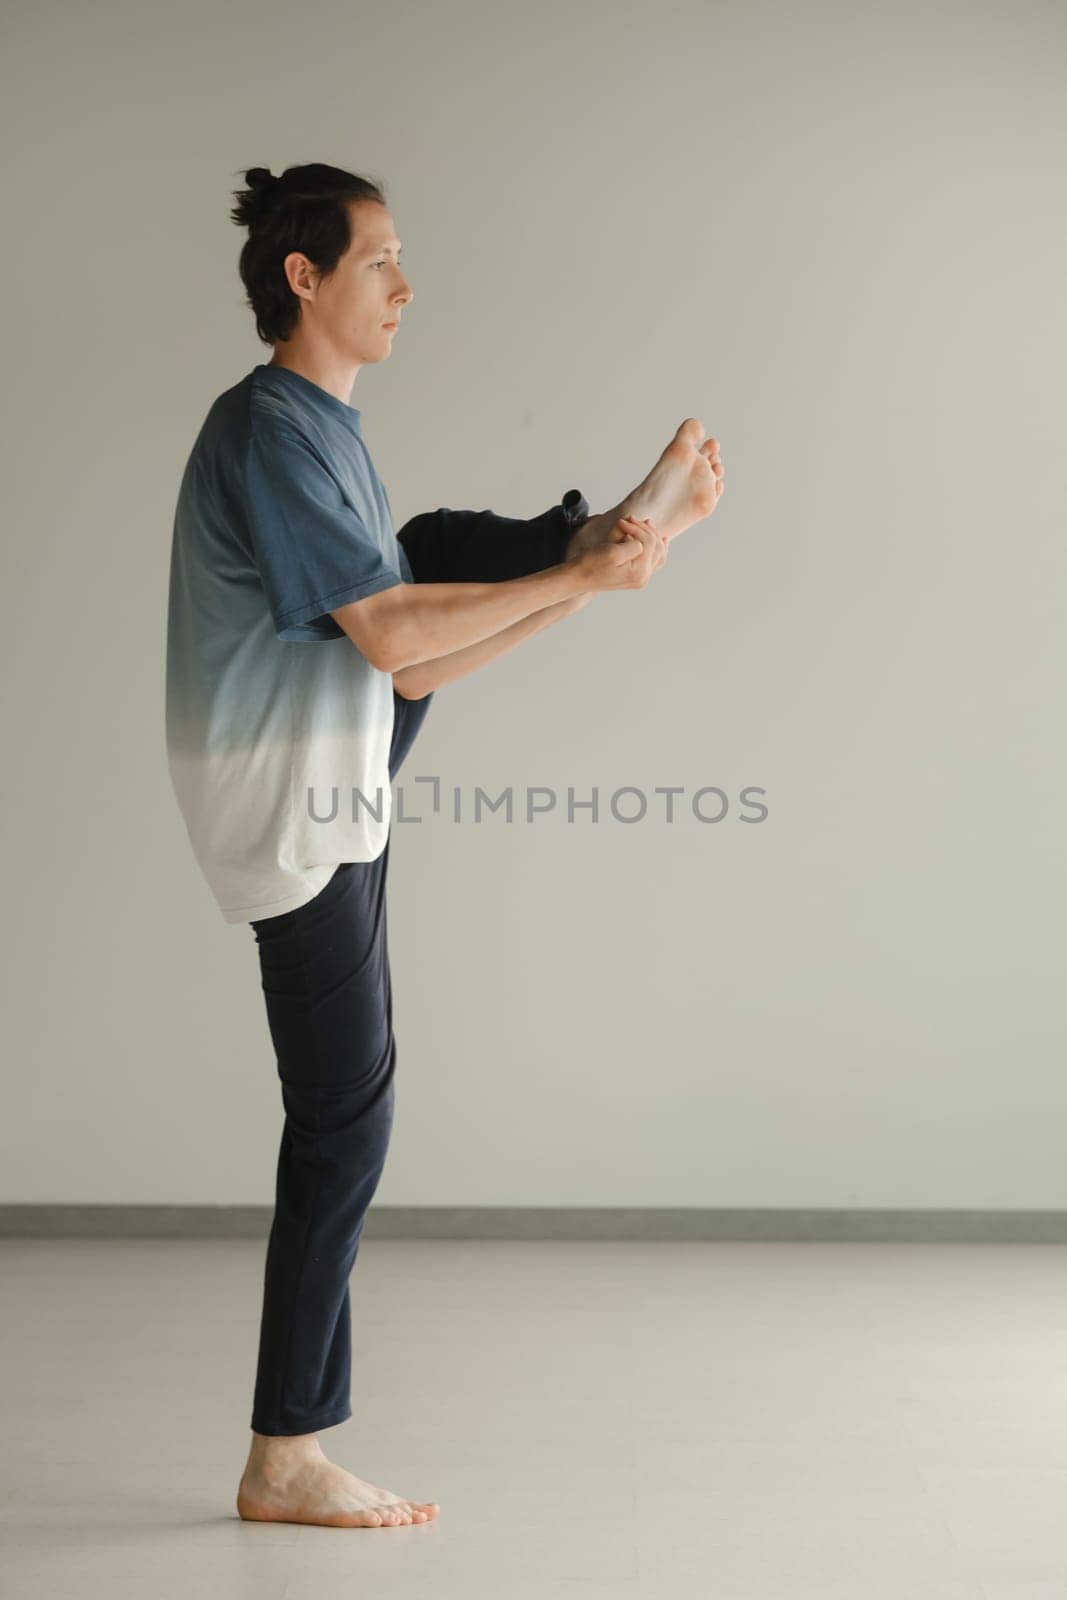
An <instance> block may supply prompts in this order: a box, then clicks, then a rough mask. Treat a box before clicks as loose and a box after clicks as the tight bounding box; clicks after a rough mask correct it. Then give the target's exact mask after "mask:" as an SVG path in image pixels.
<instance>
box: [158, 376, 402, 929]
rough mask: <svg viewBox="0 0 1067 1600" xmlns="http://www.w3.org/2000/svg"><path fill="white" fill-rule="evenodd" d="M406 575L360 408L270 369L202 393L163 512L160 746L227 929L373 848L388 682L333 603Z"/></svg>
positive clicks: (370, 856)
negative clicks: (212, 395)
mask: <svg viewBox="0 0 1067 1600" xmlns="http://www.w3.org/2000/svg"><path fill="white" fill-rule="evenodd" d="M410 582H412V571H411V566H410V563H409V562H408V558H407V555H406V553H405V551H404V549H403V546H402V545H401V544H400V543H399V542H398V540H397V538H396V534H395V532H394V529H393V520H392V513H391V509H390V506H389V499H388V496H387V494H386V491H385V486H384V484H383V483H382V481H381V479H380V478H379V477H378V474H377V472H376V471H375V469H374V464H373V462H372V461H371V458H370V455H369V453H368V451H367V447H366V445H365V444H364V442H363V437H362V434H361V431H360V413H359V412H358V411H357V410H356V409H355V407H353V406H349V405H346V404H345V402H344V401H342V400H338V399H337V398H336V396H334V395H332V394H329V393H328V392H327V391H326V390H325V389H322V388H320V387H319V385H318V384H315V383H312V382H311V381H310V379H308V378H305V377H302V376H301V375H300V374H299V373H296V372H291V371H290V370H289V369H288V368H286V367H274V366H268V365H266V364H265V363H264V364H261V365H259V366H257V367H255V368H254V369H253V370H252V371H251V372H250V373H249V374H248V376H247V377H245V378H243V379H242V380H241V382H240V383H238V384H236V385H235V386H234V387H233V388H232V389H228V390H226V392H225V393H224V394H221V395H220V396H219V397H218V399H217V400H215V402H214V403H213V405H212V406H211V409H210V410H209V412H208V414H207V417H206V419H205V421H204V423H203V426H202V427H201V430H200V433H199V435H198V437H197V439H196V442H195V444H194V446H193V449H192V453H191V454H190V456H189V460H188V462H187V464H186V467H185V472H184V475H183V477H182V482H181V488H180V490H179V494H178V504H177V510H176V513H175V519H174V532H173V540H172V546H171V566H170V592H169V607H168V621H167V663H166V739H167V759H168V766H169V769H170V776H171V782H172V785H173V788H174V792H175V795H176V797H177V800H178V805H179V807H180V810H181V812H182V816H183V818H184V820H185V826H186V830H187V832H188V834H189V839H190V842H191V844H192V847H193V852H194V854H195V856H196V859H197V861H198V863H199V866H200V869H201V872H202V873H203V875H204V878H205V879H206V881H207V884H208V886H209V887H210V889H211V891H212V893H213V894H214V896H215V899H216V900H217V902H218V905H219V908H220V910H221V912H222V915H223V918H224V919H225V921H227V922H251V921H256V920H259V919H261V918H265V917H271V916H278V915H280V914H281V913H282V912H285V911H292V910H295V908H296V907H297V906H301V905H304V904H305V903H306V902H307V901H308V900H311V899H312V898H313V897H314V896H315V895H316V894H317V893H318V892H319V890H320V889H322V888H323V887H324V886H325V884H326V883H327V881H328V880H329V878H330V875H331V874H332V872H333V871H334V869H335V868H336V867H337V866H338V864H339V863H341V862H343V861H373V860H376V859H377V857H378V856H379V855H380V854H381V852H382V850H384V848H385V845H386V841H387V839H388V835H389V825H390V820H391V810H392V795H391V791H390V787H389V766H388V763H389V745H390V740H391V737H392V731H393V680H392V676H391V674H389V673H388V672H382V671H380V670H379V669H378V668H377V667H374V666H372V665H371V663H370V662H369V661H368V660H367V659H366V658H365V657H364V656H363V655H362V654H361V653H360V651H359V650H358V649H357V648H356V646H355V645H354V644H353V643H352V641H351V639H350V638H349V637H348V635H347V634H346V633H345V632H344V631H343V629H342V628H340V627H339V626H338V624H337V623H336V622H335V621H334V619H333V618H332V617H331V616H330V615H329V612H330V611H331V610H333V609H334V608H336V607H337V606H341V605H344V604H346V602H348V601H350V600H359V599H363V598H364V597H365V596H367V595H371V594H376V593H378V592H379V591H380V590H382V589H388V588H391V587H392V586H393V585H394V584H399V583H410Z"/></svg>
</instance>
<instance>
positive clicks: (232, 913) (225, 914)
mask: <svg viewBox="0 0 1067 1600" xmlns="http://www.w3.org/2000/svg"><path fill="white" fill-rule="evenodd" d="M339 866H340V862H334V863H333V864H332V865H330V866H329V868H328V870H327V873H326V877H325V878H324V879H323V880H322V882H321V883H320V884H319V885H318V887H317V888H312V889H309V888H307V887H306V886H305V887H304V888H303V889H294V890H293V892H292V894H287V895H285V896H284V897H283V898H282V899H281V900H261V901H260V902H259V904H258V905H254V906H228V907H227V906H223V907H222V908H221V910H222V918H223V921H224V922H260V921H262V920H264V919H266V918H267V917H280V916H281V915H282V914H283V913H284V912H286V911H296V910H297V909H298V908H299V907H300V906H305V905H307V903H308V901H309V900H314V898H315V896H316V895H317V894H320V893H321V892H322V890H323V889H324V888H325V887H326V885H327V883H329V881H330V878H331V876H332V875H333V873H335V872H336V871H337V868H338V867H339Z"/></svg>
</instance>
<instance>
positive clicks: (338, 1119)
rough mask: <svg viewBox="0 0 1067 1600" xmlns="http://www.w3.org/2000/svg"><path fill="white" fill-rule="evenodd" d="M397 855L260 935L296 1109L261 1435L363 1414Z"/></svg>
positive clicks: (284, 1078)
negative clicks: (363, 1245) (360, 1341)
mask: <svg viewBox="0 0 1067 1600" xmlns="http://www.w3.org/2000/svg"><path fill="white" fill-rule="evenodd" d="M388 855H389V845H388V842H387V843H386V847H385V850H384V851H383V853H382V855H380V856H379V857H378V859H377V860H376V861H367V862H347V863H344V864H342V865H341V866H339V867H338V868H337V871H336V872H335V873H334V875H333V877H332V878H331V879H330V881H329V883H327V885H326V886H325V888H324V889H322V890H321V891H320V892H319V894H318V895H316V896H315V898H314V899H313V900H311V901H309V902H308V903H307V904H306V905H303V906H299V907H297V909H296V910H295V911H291V912H286V913H284V914H283V915H282V916H277V917H270V918H267V919H265V920H264V921H261V922H256V923H253V924H252V927H253V930H254V932H255V935H256V941H257V944H258V946H259V958H260V967H261V973H262V987H263V992H264V995H265V997H266V1004H267V1017H268V1023H269V1027H270V1033H271V1038H272V1041H273V1044H274V1049H275V1054H276V1057H277V1066H278V1075H279V1078H280V1080H281V1086H282V1101H283V1104H284V1107H285V1124H284V1128H283V1131H282V1137H281V1146H280V1149H279V1152H278V1167H277V1179H276V1186H275V1212H274V1219H273V1222H272V1225H271V1232H270V1238H269V1241H268V1245H267V1259H266V1267H265V1273H264V1290H263V1312H262V1319H261V1324H260V1342H259V1356H258V1363H257V1369H256V1382H255V1392H254V1399H253V1407H252V1424H251V1425H252V1428H253V1430H254V1431H255V1432H256V1433H264V1434H275V1435H277V1434H284V1435H292V1434H300V1433H315V1432H317V1431H318V1430H319V1429H320V1428H328V1427H332V1426H334V1425H335V1424H336V1423H339V1422H344V1421H345V1420H346V1418H348V1417H350V1416H351V1415H352V1405H351V1396H350V1381H351V1314H350V1303H349V1288H348V1280H349V1275H350V1273H351V1271H352V1267H353V1265H354V1263H355V1259H356V1255H357V1252H358V1248H359V1241H360V1237H361V1235H362V1232H363V1225H364V1222H365V1219H366V1214H367V1210H368V1208H369V1206H370V1202H371V1199H372V1197H373V1195H374V1192H375V1189H376V1188H377V1185H378V1180H379V1178H380V1176H381V1173H382V1169H383V1167H384V1164H385V1155H386V1150H387V1147H388V1143H389V1134H390V1131H391V1128H392V1120H393V1106H394V1072H395V1065H396V1041H395V1037H394V1034H393V1001H392V982H391V977H390V972H389V959H388V947H387V937H386V931H387V930H386V916H385V883H386V870H387V866H388Z"/></svg>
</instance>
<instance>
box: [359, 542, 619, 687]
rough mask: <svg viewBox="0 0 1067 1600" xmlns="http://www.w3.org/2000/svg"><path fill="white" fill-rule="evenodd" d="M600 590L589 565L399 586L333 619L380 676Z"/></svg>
mask: <svg viewBox="0 0 1067 1600" xmlns="http://www.w3.org/2000/svg"><path fill="white" fill-rule="evenodd" d="M593 586H594V585H593V583H592V582H591V581H590V577H589V575H588V572H587V569H586V567H585V565H584V558H579V559H578V560H576V561H568V562H563V563H562V564H561V565H559V566H555V567H546V568H545V569H544V570H543V571H541V572H532V573H530V574H529V575H528V576H526V577H524V578H508V579H505V580H504V581H502V582H497V583H398V584H394V585H393V586H392V587H391V588H389V589H381V590H379V592H378V593H377V594H371V595H367V596H366V597H365V598H364V599H362V600H350V601H349V602H348V604H347V605H343V606H338V608H337V609H336V611H331V612H330V615H331V617H333V619H334V621H335V622H337V623H338V625H339V626H340V627H341V628H343V629H344V631H345V633H347V634H348V636H349V638H350V639H351V640H352V642H353V644H354V645H355V646H356V648H357V649H358V650H359V652H360V654H361V655H363V656H365V657H366V659H367V660H368V661H369V662H370V663H371V664H372V666H375V667H378V668H379V670H380V671H382V672H400V671H401V670H402V669H403V668H404V667H411V666H416V665H418V664H419V663H420V662H427V661H431V660H433V659H434V658H435V657H438V656H443V655H450V654H452V653H453V652H454V651H456V650H462V649H465V648H466V646H467V645H472V644H477V643H479V642H480V641H481V640H483V639H488V638H489V636H490V635H491V634H494V633H499V632H501V630H502V629H504V628H508V627H510V626H511V624H512V623H514V622H520V621H522V620H523V619H524V618H526V617H529V616H530V614H531V613H532V612H535V611H542V610H544V609H545V608H547V607H549V606H552V605H555V604H556V603H557V602H558V601H561V600H570V599H573V598H574V597H575V596H577V595H579V594H584V593H585V592H586V591H587V590H588V589H590V588H592V587H593Z"/></svg>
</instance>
